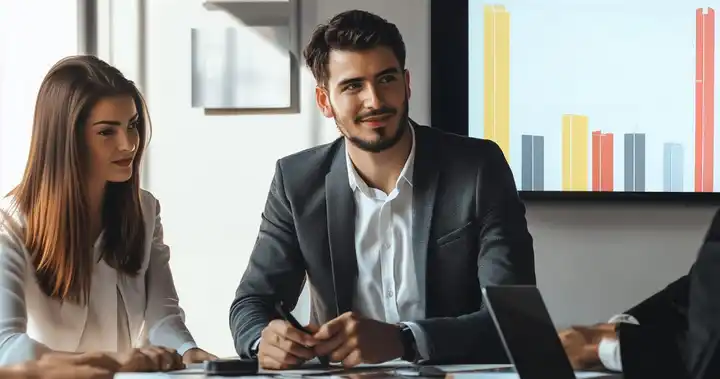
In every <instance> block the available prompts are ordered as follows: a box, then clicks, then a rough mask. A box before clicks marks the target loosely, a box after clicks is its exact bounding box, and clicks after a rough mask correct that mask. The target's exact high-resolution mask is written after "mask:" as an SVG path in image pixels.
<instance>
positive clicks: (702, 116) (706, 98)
mask: <svg viewBox="0 0 720 379" xmlns="http://www.w3.org/2000/svg"><path fill="white" fill-rule="evenodd" d="M695 23H696V25H695V191H696V192H712V191H713V176H714V175H713V170H714V165H713V158H714V150H715V144H714V141H713V140H714V138H715V104H714V102H715V10H714V9H712V8H708V13H707V14H703V9H702V8H699V9H697V10H696V12H695Z"/></svg>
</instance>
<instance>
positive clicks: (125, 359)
mask: <svg viewBox="0 0 720 379" xmlns="http://www.w3.org/2000/svg"><path fill="white" fill-rule="evenodd" d="M118 362H120V371H122V372H154V371H175V370H182V369H184V368H185V364H184V363H183V358H182V357H181V356H180V354H178V353H177V351H175V349H168V348H165V347H160V346H148V347H143V348H137V349H132V350H130V351H128V352H126V353H121V354H120V355H119V357H118Z"/></svg>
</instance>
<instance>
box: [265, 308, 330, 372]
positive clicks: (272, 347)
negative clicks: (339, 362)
mask: <svg viewBox="0 0 720 379" xmlns="http://www.w3.org/2000/svg"><path fill="white" fill-rule="evenodd" d="M306 328H307V329H308V330H310V331H312V332H315V331H317V326H314V325H308V326H306ZM316 344H317V341H316V340H315V338H313V336H311V335H309V334H307V333H305V332H303V331H301V330H298V329H296V328H294V327H293V326H292V325H291V324H290V323H289V322H287V321H285V320H280V319H277V320H273V321H271V322H270V323H269V324H268V326H267V327H265V329H263V331H262V334H261V335H260V346H258V363H259V365H260V367H262V368H264V369H270V370H284V369H289V368H293V367H297V366H300V365H301V364H303V363H304V362H305V361H308V360H310V359H313V358H315V357H316V354H315V352H314V351H313V347H314V346H315V345H316Z"/></svg>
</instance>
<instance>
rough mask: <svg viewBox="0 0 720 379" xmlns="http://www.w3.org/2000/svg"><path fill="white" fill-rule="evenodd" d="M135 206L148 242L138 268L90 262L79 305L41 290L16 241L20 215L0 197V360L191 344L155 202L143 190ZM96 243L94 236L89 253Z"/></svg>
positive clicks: (22, 224)
mask: <svg viewBox="0 0 720 379" xmlns="http://www.w3.org/2000/svg"><path fill="white" fill-rule="evenodd" d="M141 206H142V209H143V215H144V217H143V218H144V223H145V229H146V233H145V235H146V236H147V241H146V244H145V247H144V253H145V259H144V261H143V264H142V267H141V269H140V272H139V274H138V275H137V276H136V277H126V276H122V275H119V274H118V272H117V270H115V269H113V268H111V267H110V266H108V265H107V264H106V263H105V262H104V261H99V262H97V264H96V265H95V270H94V271H93V277H92V285H91V288H90V294H89V302H88V304H87V306H79V305H76V304H72V303H70V302H64V303H61V302H59V301H57V300H55V299H52V298H49V297H48V296H46V295H45V294H44V293H43V292H42V291H41V289H40V287H39V286H38V284H37V282H36V279H35V272H34V268H33V266H32V262H31V260H30V255H29V253H28V251H27V249H26V248H25V246H24V244H23V241H24V232H25V217H24V216H23V215H21V214H20V212H18V211H16V210H14V207H13V206H12V205H11V199H10V198H5V199H3V200H2V201H0V220H1V221H3V223H2V224H1V225H0V366H2V365H9V364H14V363H18V362H23V361H27V360H32V359H35V358H37V357H38V356H39V355H40V354H42V353H44V352H47V351H50V350H54V351H63V352H83V351H123V350H127V349H129V348H131V347H135V346H142V345H145V344H148V343H150V344H152V345H159V346H166V347H169V348H174V349H177V350H178V352H179V353H180V354H183V353H184V352H185V351H187V350H188V349H190V348H192V347H196V344H195V342H194V340H193V338H192V335H191V334H190V332H189V331H188V330H187V328H186V326H185V320H184V319H185V314H184V312H183V310H182V308H180V306H179V301H178V296H177V292H176V290H175V285H174V283H173V279H172V273H171V272H170V265H169V260H170V249H169V248H168V246H167V245H165V243H164V242H163V229H162V224H161V222H160V205H159V203H158V201H157V200H156V199H155V198H154V197H153V196H152V195H151V194H150V193H149V192H146V191H142V193H141ZM100 238H102V235H101V237H100ZM100 238H99V239H98V241H100ZM99 247H100V244H99V243H98V242H96V243H95V246H94V254H95V256H96V257H99V254H100V251H99Z"/></svg>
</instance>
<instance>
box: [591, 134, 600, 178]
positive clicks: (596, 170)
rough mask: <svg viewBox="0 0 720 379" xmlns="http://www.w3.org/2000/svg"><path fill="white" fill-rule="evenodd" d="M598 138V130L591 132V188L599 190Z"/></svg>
mask: <svg viewBox="0 0 720 379" xmlns="http://www.w3.org/2000/svg"><path fill="white" fill-rule="evenodd" d="M600 138H602V135H601V132H600V131H599V130H596V131H593V132H592V190H593V191H600V165H601V164H602V163H601V162H600Z"/></svg>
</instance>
